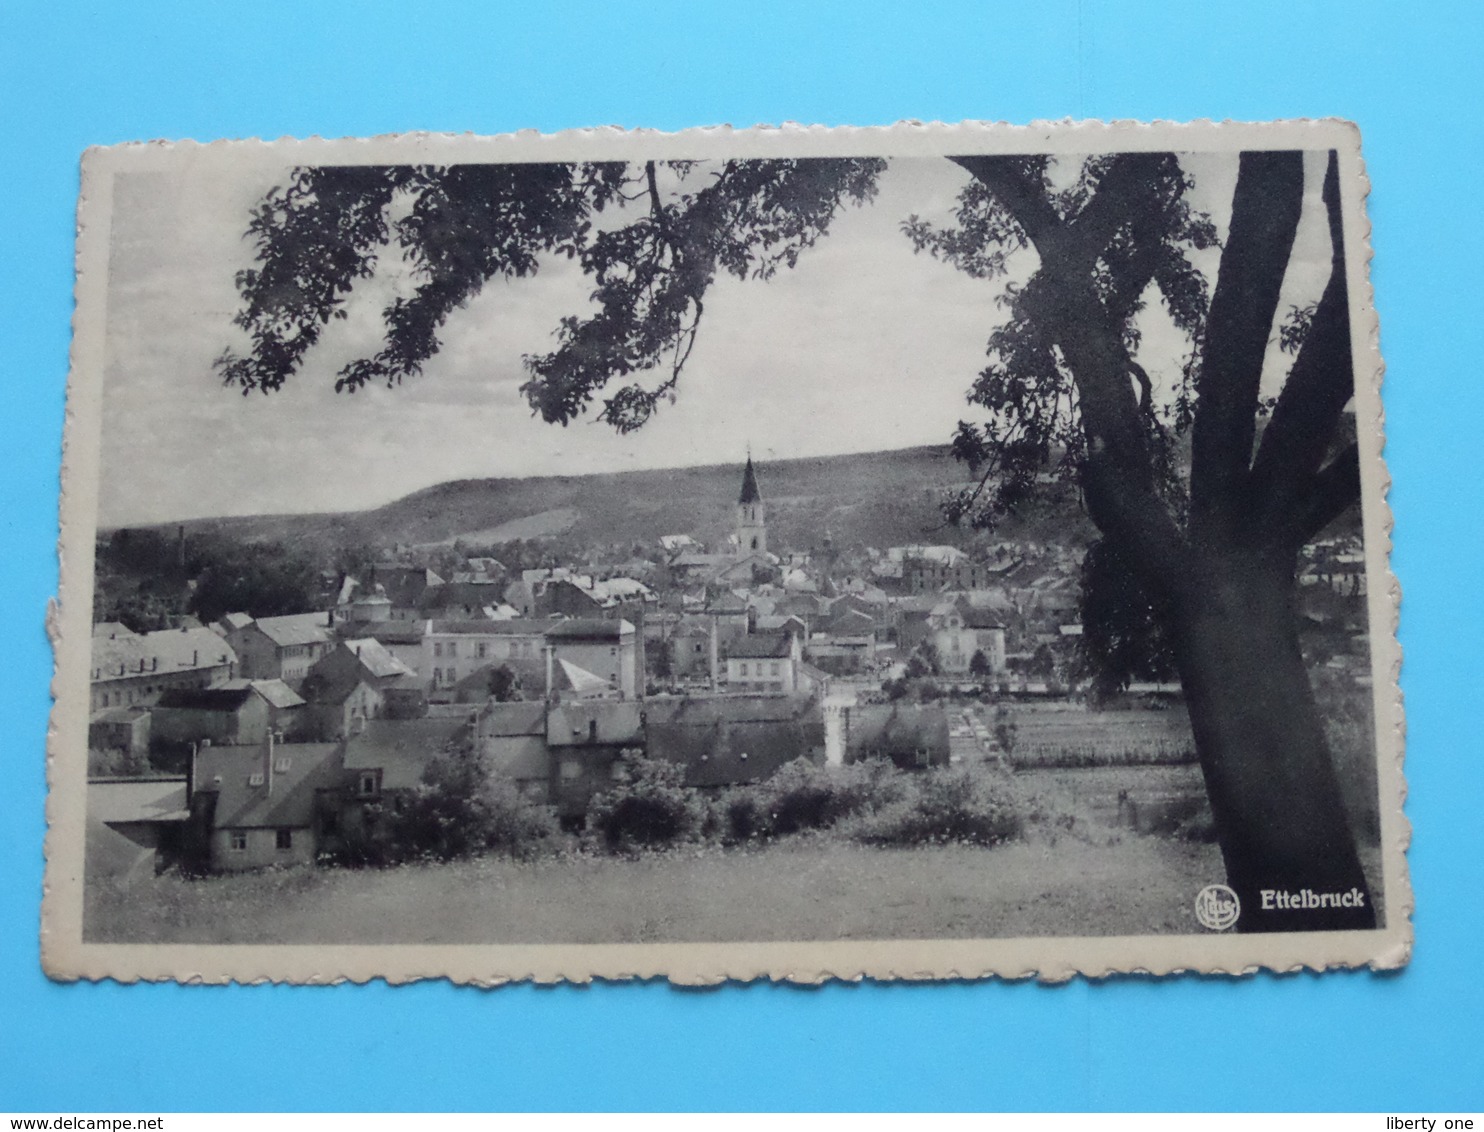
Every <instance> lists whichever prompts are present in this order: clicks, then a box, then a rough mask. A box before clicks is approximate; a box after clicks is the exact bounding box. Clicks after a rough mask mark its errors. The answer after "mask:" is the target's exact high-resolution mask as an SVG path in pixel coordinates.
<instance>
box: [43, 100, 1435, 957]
mask: <svg viewBox="0 0 1484 1132" xmlns="http://www.w3.org/2000/svg"><path fill="white" fill-rule="evenodd" d="M1367 191H1368V183H1367V180H1366V176H1365V172H1364V169H1363V166H1362V162H1361V154H1360V136H1359V133H1358V131H1357V130H1356V129H1355V127H1354V126H1352V125H1350V124H1348V123H1344V122H1339V121H1315V122H1279V123H1269V124H1233V123H1227V124H1220V125H1218V124H1212V123H1197V124H1189V125H1173V124H1153V125H1141V124H1137V123H1118V124H1111V125H1110V124H1102V123H1084V124H1076V125H1074V124H1070V123H1069V124H1043V125H1036V126H1029V127H1010V126H1003V125H999V126H996V125H984V124H964V125H960V126H941V125H938V126H929V125H920V124H903V125H899V126H895V127H890V128H873V129H821V128H802V127H785V128H780V129H758V130H740V131H739V130H731V129H711V130H695V131H689V132H684V133H679V134H661V133H653V132H644V131H639V132H625V131H622V130H617V129H605V130H592V131H574V132H571V133H564V134H558V135H550V136H543V135H538V134H534V133H531V134H518V135H511V136H504V137H492V138H479V137H473V136H465V137H452V136H433V135H408V136H403V137H390V138H378V139H369V140H356V139H346V140H337V141H323V140H309V141H293V140H286V141H278V142H220V143H216V144H210V145H205V144H197V143H175V144H168V143H149V144H139V145H128V146H118V147H114V148H111V149H100V150H93V151H90V152H89V153H88V154H87V155H86V156H85V157H84V160H83V179H82V201H81V205H80V210H79V237H78V254H77V266H78V279H77V313H76V321H75V340H74V348H73V359H72V361H73V365H72V374H71V379H70V388H69V394H68V419H67V436H66V450H65V457H64V465H65V466H64V475H63V503H62V518H63V530H62V541H61V555H62V592H61V595H60V599H59V602H58V604H57V607H56V608H55V610H54V611H53V618H52V631H53V636H54V639H55V641H56V647H57V670H56V678H55V685H54V691H55V696H56V708H55V712H54V716H53V727H52V731H51V740H50V750H49V777H50V798H49V803H48V817H49V832H48V836H47V843H46V850H47V854H48V865H47V891H46V895H45V900H44V915H43V956H44V963H45V967H46V970H47V972H48V973H49V974H51V975H52V976H54V977H56V978H63V979H72V978H102V977H113V978H118V979H122V980H134V979H179V980H195V981H207V982H218V981H227V980H240V981H256V980H284V981H292V982H330V981H335V980H341V979H351V980H366V979H371V978H386V979H388V980H390V981H394V982H396V981H406V980H410V979H417V978H435V977H446V978H449V979H452V980H455V981H459V982H471V983H485V984H494V983H500V982H505V981H511V980H522V979H537V980H542V981H553V980H574V981H582V980H588V979H592V978H627V977H652V976H663V977H668V978H670V979H673V980H675V981H677V982H685V983H709V982H719V981H722V980H726V979H742V980H746V979H753V978H764V977H766V978H773V979H787V980H796V981H801V982H817V981H820V980H823V979H828V978H860V977H873V978H901V979H932V978H955V977H967V978H977V977H982V976H987V975H1000V976H1006V977H1022V976H1036V977H1039V978H1042V979H1047V980H1057V979H1065V978H1068V977H1070V976H1072V975H1073V974H1076V973H1083V974H1087V975H1101V974H1106V973H1110V972H1120V971H1145V972H1152V973H1157V974H1163V973H1169V972H1175V971H1188V970H1196V971H1205V972H1232V973H1236V972H1242V971H1250V970H1254V969H1257V968H1263V967H1266V968H1271V969H1276V970H1291V969H1296V968H1302V967H1308V968H1315V969H1322V968H1325V967H1344V966H1359V965H1370V966H1373V967H1396V966H1400V965H1402V964H1404V963H1405V962H1406V961H1407V959H1408V957H1409V955H1410V950H1411V941H1412V928H1411V922H1410V917H1411V910H1412V897H1411V890H1410V887H1409V884H1408V880H1407V872H1406V859H1405V849H1406V844H1407V840H1408V837H1409V827H1408V825H1407V822H1406V820H1405V818H1404V816H1403V813H1402V801H1403V797H1404V784H1403V778H1402V767H1401V759H1402V714H1401V699H1400V694H1399V691H1398V688H1397V674H1398V671H1399V666H1400V653H1399V651H1398V648H1397V644H1396V639H1395V625H1396V617H1397V608H1398V602H1399V594H1398V590H1397V587H1396V584H1395V582H1394V580H1393V578H1392V576H1391V574H1390V572H1389V570H1388V567H1387V552H1388V546H1389V530H1390V517H1389V512H1388V511H1387V508H1386V504H1385V492H1386V488H1387V484H1388V479H1387V474H1386V470H1385V465H1384V464H1383V462H1382V444H1383V435H1382V420H1383V418H1382V410H1381V402H1380V386H1381V370H1382V367H1381V361H1380V354H1379V352H1378V346H1377V342H1378V337H1377V333H1378V332H1377V322H1376V316H1375V310H1374V307H1373V305H1372V300H1371V289H1370V283H1369V280H1368V276H1367V261H1368V259H1369V254H1370V251H1369V242H1368V241H1369V227H1368V225H1367V222H1366V220H1365V214H1364V203H1365V197H1366V193H1367Z"/></svg>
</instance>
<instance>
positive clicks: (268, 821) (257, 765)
mask: <svg viewBox="0 0 1484 1132" xmlns="http://www.w3.org/2000/svg"><path fill="white" fill-rule="evenodd" d="M273 760H274V769H273V775H272V789H271V790H270V789H269V784H268V781H267V778H266V775H265V777H264V780H263V783H262V785H258V786H254V785H253V776H254V775H264V773H265V772H264V763H265V755H264V749H263V748H262V747H208V748H206V749H205V750H203V751H201V752H200V754H198V755H197V757H196V789H197V790H207V791H215V792H216V795H217V801H216V811H215V814H214V816H213V818H212V825H213V826H214V827H215V828H216V829H243V828H260V827H265V826H267V827H274V826H276V827H280V828H282V827H290V828H303V827H305V826H308V825H309V824H310V823H311V822H312V821H313V819H314V806H315V792H316V791H317V790H321V789H330V788H333V787H335V786H338V785H339V784H340V778H341V775H340V772H341V766H342V764H341V746H340V744H338V743H284V744H282V745H280V746H278V747H276V748H275V749H274V753H273ZM281 763H282V764H283V765H286V767H287V769H286V770H279V769H277V768H278V766H279V765H280V764H281ZM218 780H220V781H218Z"/></svg>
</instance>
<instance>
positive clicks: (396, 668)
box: [344, 637, 412, 680]
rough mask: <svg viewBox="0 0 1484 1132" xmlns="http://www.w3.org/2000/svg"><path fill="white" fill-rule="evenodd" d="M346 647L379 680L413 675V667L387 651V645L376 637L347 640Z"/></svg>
mask: <svg viewBox="0 0 1484 1132" xmlns="http://www.w3.org/2000/svg"><path fill="white" fill-rule="evenodd" d="M344 647H345V648H347V649H349V650H350V651H351V652H353V653H354V654H355V657H356V659H357V660H359V661H360V662H361V666H362V667H363V668H365V669H366V671H367V672H369V673H370V674H371V675H372V676H374V677H376V679H378V680H385V679H389V678H390V677H393V676H410V675H412V669H410V668H408V667H407V666H406V665H405V664H403V663H402V662H401V661H400V660H398V659H397V658H396V657H394V656H393V655H392V654H391V653H389V652H387V650H386V646H385V645H383V644H382V643H381V642H380V641H378V640H376V638H374V637H360V638H354V639H351V640H348V641H345V642H344Z"/></svg>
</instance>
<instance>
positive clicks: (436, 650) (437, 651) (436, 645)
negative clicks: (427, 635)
mask: <svg viewBox="0 0 1484 1132" xmlns="http://www.w3.org/2000/svg"><path fill="white" fill-rule="evenodd" d="M433 655H434V656H442V655H443V642H442V641H434V642H433Z"/></svg>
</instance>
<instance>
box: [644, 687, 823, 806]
mask: <svg viewBox="0 0 1484 1132" xmlns="http://www.w3.org/2000/svg"><path fill="white" fill-rule="evenodd" d="M768 701H771V702H768ZM646 706H647V709H648V717H649V718H648V727H647V731H648V737H649V754H650V755H651V756H652V757H654V758H661V759H665V760H666V761H668V762H672V763H678V764H680V765H682V766H684V767H685V781H686V784H687V785H689V786H731V785H737V784H741V783H747V782H760V781H762V780H763V779H765V778H768V777H770V776H771V775H772V774H773V773H774V772H776V771H777V770H778V769H779V768H780V767H782V766H785V765H786V764H788V763H790V762H793V761H794V760H795V759H798V758H810V759H814V758H818V757H820V756H821V755H822V753H823V750H824V722H823V719H822V718H821V717H820V716H819V713H818V712H815V711H813V710H810V708H809V701H808V700H807V699H801V698H798V697H783V696H772V697H761V696H754V697H731V696H725V697H717V698H708V699H706V700H700V699H693V700H679V701H671V702H669V703H664V704H663V706H662V702H661V701H656V700H651V701H649V702H648V704H647V705H646ZM657 709H658V710H657Z"/></svg>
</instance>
